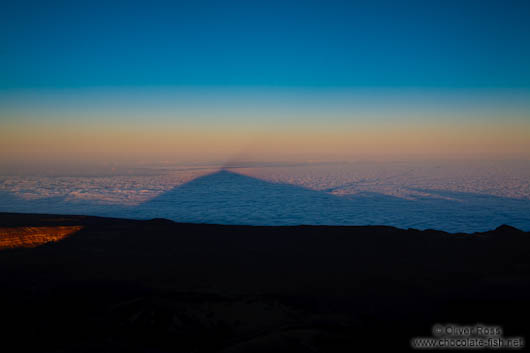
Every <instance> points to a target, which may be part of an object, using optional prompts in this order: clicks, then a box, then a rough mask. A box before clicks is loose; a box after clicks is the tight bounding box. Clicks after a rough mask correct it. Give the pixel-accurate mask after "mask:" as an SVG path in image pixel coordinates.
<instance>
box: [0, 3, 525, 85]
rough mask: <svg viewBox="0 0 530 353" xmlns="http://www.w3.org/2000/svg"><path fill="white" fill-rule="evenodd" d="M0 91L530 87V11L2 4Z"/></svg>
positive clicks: (430, 6) (468, 6)
mask: <svg viewBox="0 0 530 353" xmlns="http://www.w3.org/2000/svg"><path fill="white" fill-rule="evenodd" d="M0 38H1V42H2V45H1V47H0V50H1V52H0V88H1V89H3V90H6V89H7V90H10V89H26V88H39V87H41V88H42V87H53V88H71V87H86V86H95V87H100V86H135V87H139V86H140V87H144V86H175V85H176V86H178V85H188V86H189V85H192V86H193V85H197V86H234V85H235V86H284V87H285V86H308V87H313V86H317V87H446V88H466V87H481V88H483V87H501V88H529V87H530V1H525V0H523V1H509V0H505V1H484V0H482V1H466V0H461V1H425V0H424V1H366V2H363V3H357V2H354V1H308V0H306V1H293V2H288V1H277V2H275V1H261V2H258V1H182V2H179V1H167V2H164V1H145V2H139V1H124V2H119V1H5V2H3V3H2V5H0Z"/></svg>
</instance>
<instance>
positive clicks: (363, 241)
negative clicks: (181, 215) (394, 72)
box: [0, 213, 530, 353]
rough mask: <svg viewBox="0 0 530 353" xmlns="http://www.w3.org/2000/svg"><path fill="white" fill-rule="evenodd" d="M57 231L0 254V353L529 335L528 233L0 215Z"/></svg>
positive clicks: (15, 224) (295, 346) (374, 343)
mask: <svg viewBox="0 0 530 353" xmlns="http://www.w3.org/2000/svg"><path fill="white" fill-rule="evenodd" d="M59 226H60V227H63V228H60V229H63V230H64V229H73V230H75V231H76V232H75V233H73V234H71V235H68V236H66V237H65V238H63V239H62V240H57V239H58V238H50V239H52V240H56V241H53V242H50V243H47V244H44V245H40V246H37V247H33V248H20V247H17V248H11V249H4V250H2V251H0V283H1V284H0V300H1V305H2V306H1V308H2V311H1V316H0V320H1V326H2V327H1V331H0V332H1V336H0V338H1V342H2V346H3V347H7V346H8V345H9V346H11V347H13V348H10V349H9V350H7V351H9V352H16V351H27V352H120V351H122V352H226V353H228V352H234V353H235V352H293V353H294V352H355V351H358V352H366V351H371V350H375V349H376V348H384V349H386V351H389V350H391V349H398V348H405V349H407V348H410V340H411V338H413V337H417V336H431V328H432V326H433V325H434V324H436V323H440V324H448V323H452V324H458V325H473V324H476V323H482V324H485V325H495V326H502V328H503V333H504V336H522V337H525V338H527V339H528V338H530V322H529V320H530V234H529V233H524V232H521V231H518V230H517V229H514V228H511V227H508V226H502V227H499V228H498V229H496V230H494V231H491V232H487V233H476V234H470V235H467V234H448V233H444V232H438V231H417V230H412V229H410V230H401V229H396V228H392V227H325V226H299V227H250V226H222V225H194V224H178V223H173V222H171V221H167V220H163V219H157V220H151V221H135V220H124V219H109V218H98V217H83V216H56V215H26V214H7V213H3V214H0V228H3V229H4V233H3V234H9V235H10V236H11V237H12V236H13V234H16V233H17V232H18V231H19V230H20V232H21V233H20V234H24V230H23V229H28V228H27V227H32V228H31V232H33V233H32V234H37V233H38V231H36V230H35V229H37V230H38V229H45V230H46V231H50V229H53V227H59ZM22 227H26V228H22ZM40 227H45V228H40ZM6 229H7V230H6ZM78 229H80V230H78ZM65 234H66V233H65ZM41 238H42V234H40V235H39V234H37V235H34V238H32V239H33V240H32V242H29V243H28V244H30V246H34V245H37V244H36V243H35V242H36V241H40V239H41ZM35 239H36V240H35ZM22 243H24V242H22ZM17 244H18V243H17ZM32 244H33V245H32ZM384 351H385V350H384Z"/></svg>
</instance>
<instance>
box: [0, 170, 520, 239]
mask: <svg viewBox="0 0 530 353" xmlns="http://www.w3.org/2000/svg"><path fill="white" fill-rule="evenodd" d="M221 167H222V166H219V165H203V166H197V165H194V166H188V167H186V166H178V167H172V166H167V165H166V166H164V167H163V168H161V167H148V168H141V169H135V170H128V171H127V172H126V173H125V172H123V173H120V172H116V173H101V175H98V174H95V175H94V174H90V175H68V174H63V175H48V176H42V175H41V176H37V175H5V176H0V211H2V212H35V213H63V214H86V215H99V216H114V217H131V218H140V219H148V218H155V217H164V218H169V219H172V220H175V221H179V222H198V223H224V224H252V225H296V224H333V225H391V226H397V227H402V228H417V229H426V228H434V229H441V230H446V231H449V232H474V231H484V230H489V229H493V228H496V227H497V226H499V225H501V224H510V225H512V226H515V227H518V228H520V229H523V230H527V231H530V162H528V161H415V162H410V161H409V162H407V161H403V162H373V161H362V162H348V163H346V162H340V163H338V162H337V163H310V162H306V163H297V164H292V163H291V164H286V163H278V164H259V163H237V164H234V163H232V164H230V165H225V166H224V168H221ZM220 169H221V171H219V170H220Z"/></svg>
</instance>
